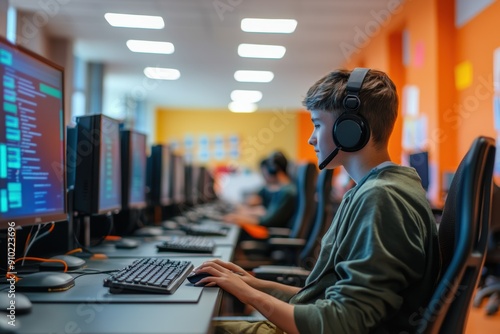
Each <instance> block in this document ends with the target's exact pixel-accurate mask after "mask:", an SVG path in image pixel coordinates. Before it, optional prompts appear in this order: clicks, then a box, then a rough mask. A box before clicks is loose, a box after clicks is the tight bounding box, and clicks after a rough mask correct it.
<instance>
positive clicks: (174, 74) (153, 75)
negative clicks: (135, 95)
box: [144, 67, 181, 80]
mask: <svg viewBox="0 0 500 334" xmlns="http://www.w3.org/2000/svg"><path fill="white" fill-rule="evenodd" d="M144 75H145V76H147V77H148V78H150V79H158V80H177V79H179V78H180V76H181V72H179V70H176V69H175V68H162V67H146V68H145V69H144Z"/></svg>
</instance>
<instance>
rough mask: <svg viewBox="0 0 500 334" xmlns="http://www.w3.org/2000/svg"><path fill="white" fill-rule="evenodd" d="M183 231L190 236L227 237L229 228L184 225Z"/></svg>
mask: <svg viewBox="0 0 500 334" xmlns="http://www.w3.org/2000/svg"><path fill="white" fill-rule="evenodd" d="M181 229H182V230H183V231H184V232H186V234H189V235H198V236H205V237H225V236H227V234H228V232H229V228H228V227H226V226H219V225H208V224H207V225H194V224H193V225H183V226H181Z"/></svg>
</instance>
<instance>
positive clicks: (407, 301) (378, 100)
mask: <svg viewBox="0 0 500 334" xmlns="http://www.w3.org/2000/svg"><path fill="white" fill-rule="evenodd" d="M304 105H305V106H306V107H307V109H308V110H309V111H310V113H311V119H312V122H313V124H314V130H313V133H312V135H311V137H310V138H309V144H311V145H312V146H314V149H315V151H316V154H317V156H318V160H319V161H320V168H335V167H337V166H340V165H342V166H344V167H345V169H346V170H347V172H348V173H349V175H350V176H351V177H352V178H353V179H354V181H355V182H356V186H354V188H352V189H351V190H349V191H348V192H347V193H346V194H345V196H344V198H343V200H342V203H341V205H340V207H339V209H338V211H337V214H336V215H335V217H334V220H333V222H332V224H331V226H330V228H329V230H328V231H327V232H326V234H325V235H324V237H323V239H322V242H321V251H320V254H319V257H318V260H317V262H316V265H315V267H314V268H313V270H312V271H311V274H310V275H309V277H308V279H307V281H306V285H305V287H303V288H298V287H293V286H287V285H283V284H280V283H276V282H270V281H265V280H261V279H257V278H255V277H254V276H252V275H251V274H249V273H247V272H244V271H243V270H242V269H241V268H240V267H238V266H236V265H234V264H232V263H228V262H224V261H221V260H213V261H208V262H205V263H203V264H202V265H201V266H200V267H198V268H196V269H195V271H196V272H207V273H209V274H210V275H211V276H209V277H207V278H204V279H203V280H201V281H200V282H199V284H208V285H218V286H219V287H221V288H222V289H224V290H225V291H227V292H229V293H231V294H233V295H234V296H235V297H237V298H238V299H240V300H241V301H242V302H243V303H247V304H250V305H251V306H253V307H254V308H256V309H257V310H258V311H259V312H260V313H262V314H263V315H264V316H265V317H266V318H267V319H268V321H261V322H254V323H250V322H243V321H234V322H219V323H215V332H216V333H282V332H283V331H284V332H286V333H289V334H291V333H315V334H319V333H396V332H397V333H408V332H414V331H415V329H416V328H417V326H418V323H419V319H421V312H422V310H423V308H424V307H425V306H426V303H427V302H428V300H429V298H430V296H431V294H432V292H433V289H434V285H435V282H436V281H437V278H438V275H439V267H440V260H439V258H440V255H439V248H438V242H437V231H436V225H435V221H434V217H433V214H432V211H431V208H430V206H429V204H428V202H427V200H426V197H425V192H424V190H423V188H422V186H421V183H420V179H419V177H418V175H417V173H416V172H415V170H414V169H412V168H408V167H403V166H398V165H396V164H394V163H393V162H391V160H390V157H389V154H388V150H387V144H388V140H389V136H390V134H391V131H392V129H393V126H394V123H395V120H396V117H397V109H398V97H397V93H396V88H395V85H394V83H393V82H392V81H391V80H390V78H389V77H388V76H387V75H386V74H385V73H383V72H381V71H376V70H368V69H355V70H354V71H352V72H351V71H345V70H339V71H334V72H332V73H330V74H328V75H326V76H325V77H323V78H322V79H320V80H319V81H317V82H316V83H315V84H314V85H313V86H312V87H311V88H310V89H309V91H308V92H307V96H306V97H305V99H304Z"/></svg>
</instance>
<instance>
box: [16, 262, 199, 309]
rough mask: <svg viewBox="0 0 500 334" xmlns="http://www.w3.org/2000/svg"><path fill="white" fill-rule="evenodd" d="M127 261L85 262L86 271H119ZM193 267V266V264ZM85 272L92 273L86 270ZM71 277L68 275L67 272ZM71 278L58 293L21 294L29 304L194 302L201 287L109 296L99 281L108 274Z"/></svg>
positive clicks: (182, 287) (186, 286)
mask: <svg viewBox="0 0 500 334" xmlns="http://www.w3.org/2000/svg"><path fill="white" fill-rule="evenodd" d="M130 263H131V261H130V260H122V259H116V260H114V261H111V260H108V261H89V263H88V264H87V268H92V269H97V270H112V269H121V268H123V267H125V266H127V265H128V264H130ZM193 264H195V265H197V263H194V262H193ZM87 272H89V273H92V271H90V270H89V269H87ZM70 274H71V272H70ZM72 275H73V276H75V277H76V278H75V286H74V287H72V288H71V289H69V290H67V291H62V292H24V294H25V295H26V296H28V298H29V299H30V300H31V301H32V302H35V303H36V302H51V303H81V302H87V303H95V302H100V303H104V304H105V303H197V302H198V300H199V299H200V296H201V293H202V290H203V288H200V287H195V286H193V285H192V284H191V283H189V282H188V281H187V280H185V281H184V282H183V283H182V284H181V285H180V286H179V288H178V289H177V290H176V291H175V292H174V293H173V294H171V295H168V294H153V293H140V292H139V293H137V292H133V293H122V294H112V293H110V292H109V288H107V287H104V286H103V280H104V278H106V277H107V276H108V274H90V275H83V276H79V274H72Z"/></svg>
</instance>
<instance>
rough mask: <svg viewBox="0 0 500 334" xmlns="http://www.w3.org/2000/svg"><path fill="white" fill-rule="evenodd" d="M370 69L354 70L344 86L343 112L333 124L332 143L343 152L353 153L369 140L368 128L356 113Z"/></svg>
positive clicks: (362, 118)
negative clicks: (360, 94)
mask: <svg viewBox="0 0 500 334" xmlns="http://www.w3.org/2000/svg"><path fill="white" fill-rule="evenodd" d="M369 70H370V69H368V68H360V67H358V68H355V69H354V70H353V71H352V72H351V75H350V76H349V79H348V80H347V85H346V96H345V97H344V100H343V102H342V105H343V107H344V112H343V113H342V114H341V115H340V116H339V117H338V118H337V120H336V121H335V123H334V124H333V141H334V142H335V145H337V147H338V148H339V149H340V150H342V151H345V152H355V151H359V150H361V149H362V148H363V147H365V145H366V143H368V140H369V139H370V127H369V126H368V123H367V122H366V120H365V118H364V117H363V116H361V115H360V114H359V113H358V112H357V111H358V109H359V107H360V106H361V100H360V99H359V96H358V95H359V91H360V90H361V87H362V85H363V80H364V79H365V76H366V74H367V73H368V71H369Z"/></svg>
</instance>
